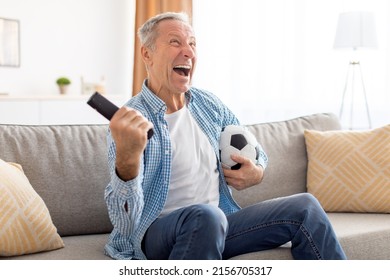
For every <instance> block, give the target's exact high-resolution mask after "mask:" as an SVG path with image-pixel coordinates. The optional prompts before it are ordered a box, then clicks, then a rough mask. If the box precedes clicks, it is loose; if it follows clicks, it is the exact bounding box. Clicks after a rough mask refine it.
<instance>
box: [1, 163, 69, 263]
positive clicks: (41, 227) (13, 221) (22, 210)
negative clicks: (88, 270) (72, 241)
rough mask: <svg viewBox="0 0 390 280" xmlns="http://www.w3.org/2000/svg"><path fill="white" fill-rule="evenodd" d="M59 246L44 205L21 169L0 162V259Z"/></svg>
mask: <svg viewBox="0 0 390 280" xmlns="http://www.w3.org/2000/svg"><path fill="white" fill-rule="evenodd" d="M62 247H64V243H63V241H62V239H61V237H60V236H59V235H58V233H57V229H56V227H55V226H54V225H53V223H52V220H51V217H50V214H49V211H48V209H47V207H46V205H45V203H44V202H43V200H42V198H41V197H40V196H39V195H38V194H37V193H36V192H35V190H34V189H33V187H32V186H31V184H30V182H29V181H28V179H27V177H26V176H25V175H24V173H23V170H22V168H21V166H20V165H18V164H12V163H7V162H5V161H3V160H1V159H0V256H15V255H23V254H29V253H36V252H40V251H48V250H54V249H59V248H62Z"/></svg>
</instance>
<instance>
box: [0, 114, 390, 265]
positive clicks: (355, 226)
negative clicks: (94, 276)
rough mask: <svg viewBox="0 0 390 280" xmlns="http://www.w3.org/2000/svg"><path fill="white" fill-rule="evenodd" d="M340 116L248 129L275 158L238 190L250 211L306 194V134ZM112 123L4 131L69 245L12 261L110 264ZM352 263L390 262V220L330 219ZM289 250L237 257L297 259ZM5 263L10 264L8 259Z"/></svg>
mask: <svg viewBox="0 0 390 280" xmlns="http://www.w3.org/2000/svg"><path fill="white" fill-rule="evenodd" d="M339 128H340V125H339V122H338V120H337V118H336V117H335V116H334V115H333V114H315V115H311V116H305V117H300V118H296V119H292V120H287V121H282V122H274V123H264V124H255V125H249V129H250V130H251V131H252V132H253V133H255V135H256V136H257V138H258V140H259V142H260V143H262V145H263V147H264V149H265V150H266V152H267V154H268V156H269V166H268V168H267V170H266V173H265V178H264V180H263V182H262V183H261V184H260V185H259V186H254V187H252V188H250V189H248V190H245V191H241V192H237V191H233V193H234V196H235V198H236V200H237V202H238V203H239V204H240V205H241V206H243V207H245V206H247V205H250V204H253V203H256V202H258V201H262V200H266V199H272V198H276V197H280V196H287V195H291V194H295V193H301V192H305V191H306V170H307V155H306V148H305V141H304V136H303V130H304V129H316V130H335V129H339ZM106 132H107V126H106V125H69V126H67V125H61V126H59V125H58V126H56V125H51V126H31V125H30V126H22V125H0V158H1V159H3V160H5V161H12V162H17V163H20V164H21V165H22V166H23V169H24V171H25V174H26V175H27V177H28V178H29V180H30V182H31V184H32V186H33V187H34V189H35V190H36V191H37V193H38V194H39V195H40V196H41V197H42V199H43V200H44V201H45V203H46V205H47V207H48V209H49V211H50V215H51V218H52V220H53V223H54V224H55V226H56V227H57V230H58V233H59V234H60V235H61V236H62V239H63V241H64V243H65V247H64V248H62V249H58V250H54V251H50V252H41V253H36V254H30V255H23V256H18V257H9V258H8V259H63V260H65V259H72V260H77V259H88V260H95V259H109V258H108V257H107V256H105V255H104V253H103V247H104V245H105V243H106V240H107V237H108V234H109V232H110V231H111V229H112V225H111V223H110V221H109V218H108V215H107V210H106V205H105V202H104V199H103V195H104V188H105V186H106V184H107V182H108V179H109V176H108V168H107V163H106V162H107V159H106ZM329 217H330V220H331V222H332V224H333V226H334V229H335V231H336V233H337V236H338V237H339V240H340V242H341V244H342V246H343V248H344V250H345V252H346V254H347V256H348V258H350V259H390V214H362V213H329ZM289 246H290V245H289V244H286V245H284V246H282V247H279V248H277V249H272V250H268V251H262V252H255V253H251V254H246V255H241V256H237V257H235V259H292V256H291V253H290V249H289ZM3 259H4V258H3Z"/></svg>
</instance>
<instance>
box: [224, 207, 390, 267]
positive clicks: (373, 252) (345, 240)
mask: <svg viewBox="0 0 390 280" xmlns="http://www.w3.org/2000/svg"><path fill="white" fill-rule="evenodd" d="M328 216H329V219H330V221H331V223H332V226H333V228H334V230H335V232H336V235H337V237H338V239H339V241H340V243H341V246H342V247H343V249H344V251H345V254H346V255H347V258H348V259H350V260H369V259H372V260H386V259H390V214H368V213H328ZM232 259H234V260H256V259H263V260H264V259H265V260H290V259H293V257H292V255H291V243H287V244H285V245H283V246H280V247H278V248H276V249H271V250H266V251H260V252H254V253H248V254H242V255H239V256H236V257H234V258H232Z"/></svg>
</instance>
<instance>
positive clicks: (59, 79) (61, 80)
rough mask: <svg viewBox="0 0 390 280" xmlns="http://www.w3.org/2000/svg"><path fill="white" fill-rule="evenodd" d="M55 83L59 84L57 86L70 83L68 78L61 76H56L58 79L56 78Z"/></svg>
mask: <svg viewBox="0 0 390 280" xmlns="http://www.w3.org/2000/svg"><path fill="white" fill-rule="evenodd" d="M56 83H57V85H59V86H63V85H69V84H70V80H69V79H68V78H65V77H61V78H58V79H57V81H56Z"/></svg>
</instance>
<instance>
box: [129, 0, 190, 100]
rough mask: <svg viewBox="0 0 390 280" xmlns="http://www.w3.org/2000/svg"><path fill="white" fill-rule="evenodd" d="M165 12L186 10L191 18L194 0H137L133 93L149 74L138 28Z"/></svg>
mask: <svg viewBox="0 0 390 280" xmlns="http://www.w3.org/2000/svg"><path fill="white" fill-rule="evenodd" d="M163 12H186V13H187V14H188V15H189V17H190V18H191V17H192V0H136V11H135V40H134V42H135V44H134V72H133V73H134V74H133V95H136V94H137V93H138V92H139V91H140V90H141V87H142V82H143V81H144V79H145V78H146V75H147V74H146V70H145V65H144V63H143V61H142V58H141V52H140V50H141V45H140V42H139V40H138V37H137V31H138V28H139V27H140V26H141V25H142V24H143V23H144V22H145V21H146V20H148V19H149V18H151V17H153V16H155V15H157V14H159V13H163Z"/></svg>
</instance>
